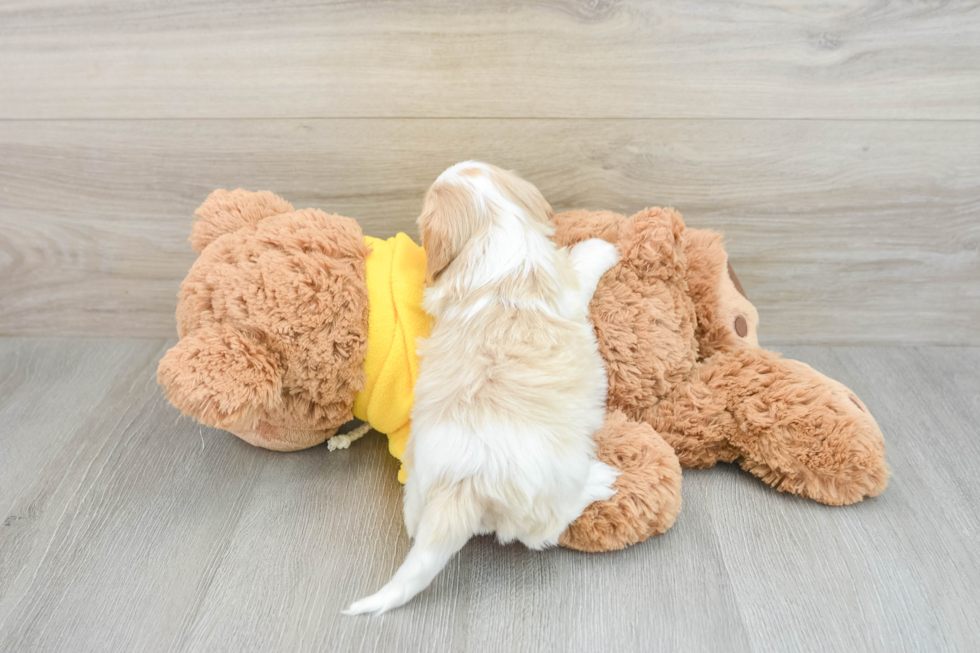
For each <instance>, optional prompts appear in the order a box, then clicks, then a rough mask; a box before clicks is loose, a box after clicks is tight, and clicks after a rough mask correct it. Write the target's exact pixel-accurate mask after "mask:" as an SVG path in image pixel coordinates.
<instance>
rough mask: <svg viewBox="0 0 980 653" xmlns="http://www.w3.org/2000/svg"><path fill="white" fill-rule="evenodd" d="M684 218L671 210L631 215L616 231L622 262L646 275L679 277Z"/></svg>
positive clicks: (662, 278)
mask: <svg viewBox="0 0 980 653" xmlns="http://www.w3.org/2000/svg"><path fill="white" fill-rule="evenodd" d="M683 231H684V221H683V220H682V219H681V214H680V213H678V212H677V211H675V210H674V209H670V208H666V209H661V208H650V209H644V210H643V211H640V212H639V213H635V214H633V215H631V216H630V217H629V218H628V219H627V220H626V221H625V222H624V223H623V226H622V227H621V228H620V230H619V242H618V243H617V245H618V247H619V250H620V252H622V259H621V261H622V262H623V263H625V264H627V265H629V266H631V267H633V268H634V269H635V270H636V271H637V273H639V274H641V276H643V277H646V278H658V279H661V280H663V281H668V280H673V279H678V278H682V277H683V275H684V255H683V244H682V242H681V234H682V233H683Z"/></svg>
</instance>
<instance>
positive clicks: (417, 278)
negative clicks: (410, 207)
mask: <svg viewBox="0 0 980 653" xmlns="http://www.w3.org/2000/svg"><path fill="white" fill-rule="evenodd" d="M364 242H365V243H366V244H367V246H368V247H370V248H371V250H372V251H371V254H369V255H368V257H367V290H368V349H367V356H366V357H365V359H364V375H365V384H364V389H363V390H362V391H361V392H360V393H359V394H358V395H357V397H356V398H355V399H354V417H356V418H357V419H359V420H363V421H365V422H368V423H370V424H371V426H372V427H373V428H374V429H375V430H377V431H380V432H381V433H384V434H385V435H386V436H388V450H389V451H390V452H391V455H393V456H394V457H395V458H397V459H398V460H399V461H401V460H402V458H403V457H404V455H405V443H406V442H407V441H408V432H409V428H410V417H411V413H412V403H413V401H414V400H415V392H414V388H415V381H416V380H417V379H418V377H419V359H418V355H416V353H415V340H416V339H417V338H425V337H426V336H428V335H429V329H430V327H431V319H430V318H429V316H428V315H427V314H426V312H425V311H423V310H422V291H423V289H424V286H425V250H423V249H422V248H421V247H419V246H418V245H416V244H415V243H414V242H413V241H412V239H411V238H409V237H408V236H406V235H405V234H403V233H400V234H398V235H397V236H395V237H393V238H389V239H388V240H381V239H379V238H372V237H370V236H365V237H364ZM405 478H406V472H405V468H404V466H402V468H401V469H400V470H399V471H398V480H399V481H401V482H402V483H404V482H405Z"/></svg>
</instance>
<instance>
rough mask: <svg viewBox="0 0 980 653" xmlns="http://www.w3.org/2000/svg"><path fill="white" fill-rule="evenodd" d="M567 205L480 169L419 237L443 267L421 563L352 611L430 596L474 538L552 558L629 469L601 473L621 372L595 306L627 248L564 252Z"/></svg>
mask: <svg viewBox="0 0 980 653" xmlns="http://www.w3.org/2000/svg"><path fill="white" fill-rule="evenodd" d="M550 219H551V207H550V206H549V205H548V203H547V202H546V201H545V200H544V198H543V197H542V196H541V194H540V192H539V191H538V190H537V188H535V187H534V186H533V185H531V184H530V183H528V182H526V181H524V180H523V179H520V178H519V177H517V176H515V175H513V174H512V173H508V172H504V171H503V170H500V169H499V168H496V167H494V166H489V165H486V164H483V163H478V162H473V161H467V162H464V163H460V164H457V165H455V166H453V167H451V168H449V169H448V170H446V171H445V172H444V173H442V175H440V176H439V178H438V179H437V180H436V182H435V183H434V184H433V185H432V187H431V188H430V189H429V191H428V193H427V194H426V200H425V207H424V210H423V213H422V215H421V216H420V217H419V228H420V231H421V234H422V240H423V243H424V245H425V248H426V254H427V257H428V270H427V277H428V283H429V285H428V287H427V289H426V291H425V300H424V304H423V305H424V307H425V309H426V310H427V311H428V312H429V313H430V314H431V315H432V316H433V317H434V318H435V321H434V327H433V329H432V333H431V335H430V337H429V338H428V339H427V340H426V341H424V342H423V343H420V352H419V353H420V356H421V366H420V370H419V378H418V383H417V384H416V387H415V405H414V408H413V411H412V431H411V435H410V437H409V441H408V445H407V451H406V454H405V465H406V469H407V471H408V482H407V483H406V485H405V525H406V527H407V529H408V533H409V535H410V536H412V537H413V538H414V539H415V542H414V545H413V546H412V549H411V551H410V552H409V554H408V558H407V559H406V560H405V562H404V564H402V566H401V568H400V569H399V570H398V571H397V572H396V573H395V575H394V577H393V578H392V579H391V581H390V582H389V583H388V584H387V585H385V586H384V587H383V588H382V589H381V590H380V591H379V592H378V593H376V594H374V595H373V596H370V597H367V598H365V599H362V600H360V601H357V602H355V603H354V604H353V605H351V606H350V608H349V609H348V610H347V613H348V614H359V613H364V612H374V613H381V612H384V611H386V610H389V609H391V608H394V607H397V606H400V605H402V604H404V603H405V602H407V601H408V600H409V599H411V598H412V597H413V596H415V595H416V594H417V593H418V592H420V591H422V590H423V589H425V588H426V587H427V586H428V585H429V583H430V582H432V579H433V578H435V576H436V574H438V573H439V571H440V570H441V569H442V568H443V567H444V566H445V564H446V563H447V562H448V561H449V559H450V558H451V557H452V556H453V554H455V553H456V552H457V551H458V550H459V549H460V548H462V546H463V545H464V544H465V543H466V541H467V540H468V539H469V538H470V537H472V536H473V535H475V534H478V533H489V532H495V533H496V534H497V537H498V539H499V540H500V541H501V542H510V541H513V540H520V541H521V542H523V543H524V544H525V545H527V546H528V547H531V548H534V549H539V548H542V547H546V546H552V545H554V544H557V542H558V537H559V535H561V533H562V532H563V531H564V530H565V528H567V527H568V525H569V524H570V523H571V522H572V521H574V520H575V519H576V518H577V517H578V516H579V515H581V514H582V511H583V510H584V509H585V507H586V506H588V505H589V504H590V503H592V502H593V501H599V500H603V499H608V498H610V497H611V496H613V494H615V490H614V489H613V488H612V485H613V482H614V481H615V479H616V475H617V472H616V470H614V469H613V468H612V467H609V466H608V465H605V464H604V463H601V462H599V461H598V460H596V456H595V443H594V440H593V434H594V433H595V432H596V431H597V430H598V429H599V428H600V427H601V426H602V424H603V420H604V417H605V403H606V388H607V381H606V372H605V366H604V364H603V361H602V359H601V357H600V356H599V351H598V346H597V344H596V339H595V334H594V333H593V330H592V326H591V325H590V324H589V322H588V319H587V318H588V305H589V301H590V300H591V299H592V295H593V293H594V292H595V288H596V284H597V283H598V282H599V278H600V277H601V276H602V275H603V274H604V273H605V272H606V271H607V270H608V269H609V268H610V267H612V266H613V265H614V264H615V262H616V261H617V260H618V253H617V251H616V248H615V247H613V246H612V245H610V244H609V243H606V242H604V241H601V240H596V239H593V240H587V241H585V242H583V243H581V244H579V245H577V246H576V247H575V248H573V249H572V250H571V251H570V252H569V251H568V250H567V249H558V248H557V247H556V246H555V245H554V243H553V242H552V241H551V240H550V238H549V236H551V235H552V233H553V229H552V226H551V221H550Z"/></svg>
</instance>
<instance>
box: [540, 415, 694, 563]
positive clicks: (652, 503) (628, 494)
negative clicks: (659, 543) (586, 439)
mask: <svg viewBox="0 0 980 653" xmlns="http://www.w3.org/2000/svg"><path fill="white" fill-rule="evenodd" d="M595 438H596V444H597V452H598V457H599V460H601V461H602V462H604V463H606V464H608V465H611V466H612V467H615V468H616V469H618V470H619V472H620V473H619V477H618V478H617V479H616V482H615V484H614V486H613V487H614V488H615V489H616V490H617V492H616V494H615V495H614V496H613V497H612V498H610V499H607V500H605V501H596V502H595V503H593V504H591V505H590V506H589V507H588V508H586V509H585V512H583V513H582V515H581V516H580V517H579V518H578V519H577V520H575V521H574V522H573V523H572V525H571V526H569V527H568V528H567V529H566V530H565V532H564V533H562V534H561V537H560V538H559V540H558V543H559V544H560V545H562V546H565V547H568V548H570V549H578V550H579V551H613V550H616V549H622V548H624V547H627V546H629V545H630V544H636V543H637V542H642V541H643V540H645V539H647V538H648V537H650V536H651V535H658V534H660V533H663V532H664V531H666V530H667V529H668V528H670V527H671V526H672V525H673V524H674V520H675V519H676V518H677V513H678V512H680V509H681V467H680V463H679V462H678V461H677V456H676V455H675V454H674V451H673V450H672V449H671V448H670V445H668V444H667V443H666V442H665V441H664V439H663V438H661V437H660V435H659V434H658V433H657V432H656V431H654V430H653V428H651V427H650V425H649V424H645V423H640V422H633V421H631V420H629V419H628V418H627V417H626V415H625V414H623V413H622V412H619V411H616V412H613V413H609V414H608V415H607V416H606V423H605V425H604V426H603V427H602V429H601V430H600V431H599V432H598V433H597V434H596V436H595Z"/></svg>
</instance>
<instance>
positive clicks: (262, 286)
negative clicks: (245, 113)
mask: <svg viewBox="0 0 980 653" xmlns="http://www.w3.org/2000/svg"><path fill="white" fill-rule="evenodd" d="M195 215H196V217H197V218H198V220H197V222H196V223H195V224H194V226H193V229H192V232H191V237H190V241H191V244H192V246H193V247H194V250H195V251H196V252H197V253H198V254H199V257H198V259H197V261H196V262H195V263H194V265H193V267H192V268H191V271H190V273H189V274H188V275H187V278H186V279H185V280H184V282H183V283H182V284H181V288H180V294H179V303H178V307H177V331H178V335H179V336H180V341H179V342H178V343H177V345H176V346H174V347H173V348H172V349H171V350H170V351H168V352H167V354H166V355H165V356H164V358H163V360H161V361H160V367H159V370H158V380H159V382H160V384H161V385H162V386H163V388H164V391H165V393H166V395H167V397H168V399H170V401H171V402H172V403H173V404H174V405H175V406H177V407H178V408H179V409H180V410H181V411H183V412H184V413H185V414H189V415H191V416H193V417H195V418H196V419H198V420H199V421H201V422H202V423H205V424H210V425H214V426H217V427H220V428H224V429H227V430H229V431H231V432H232V433H234V434H235V435H237V436H239V437H241V438H242V439H244V440H246V441H247V442H250V443H252V444H255V445H258V446H262V447H264V448H266V449H274V450H278V451H291V450H296V449H303V448H306V447H310V446H313V445H316V444H319V443H320V442H323V441H324V440H326V439H327V438H329V437H330V436H331V435H333V434H334V433H335V432H336V430H337V428H338V427H339V426H340V425H342V424H344V423H345V422H347V421H349V420H350V419H351V418H352V415H351V406H352V405H353V402H354V397H355V396H356V394H357V393H358V392H359V391H360V390H361V388H362V387H363V386H364V371H363V366H364V358H365V354H366V351H367V328H368V299H367V288H366V282H365V259H366V257H367V254H368V249H367V247H366V245H365V243H364V239H363V236H362V234H361V229H360V227H359V226H358V224H357V222H355V221H354V220H352V219H350V218H345V217H342V216H339V215H328V214H326V213H324V212H322V211H318V210H314V209H305V210H301V211H294V210H293V207H292V206H291V205H290V204H289V203H288V202H286V201H285V200H283V199H282V198H280V197H278V196H277V195H274V194H272V193H269V192H260V193H251V192H247V191H244V190H235V191H230V192H229V191H224V190H218V191H215V192H214V193H212V194H211V195H210V196H209V197H208V199H207V200H206V201H205V203H204V204H203V205H202V206H201V207H200V208H199V209H198V210H197V212H196V213H195Z"/></svg>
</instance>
